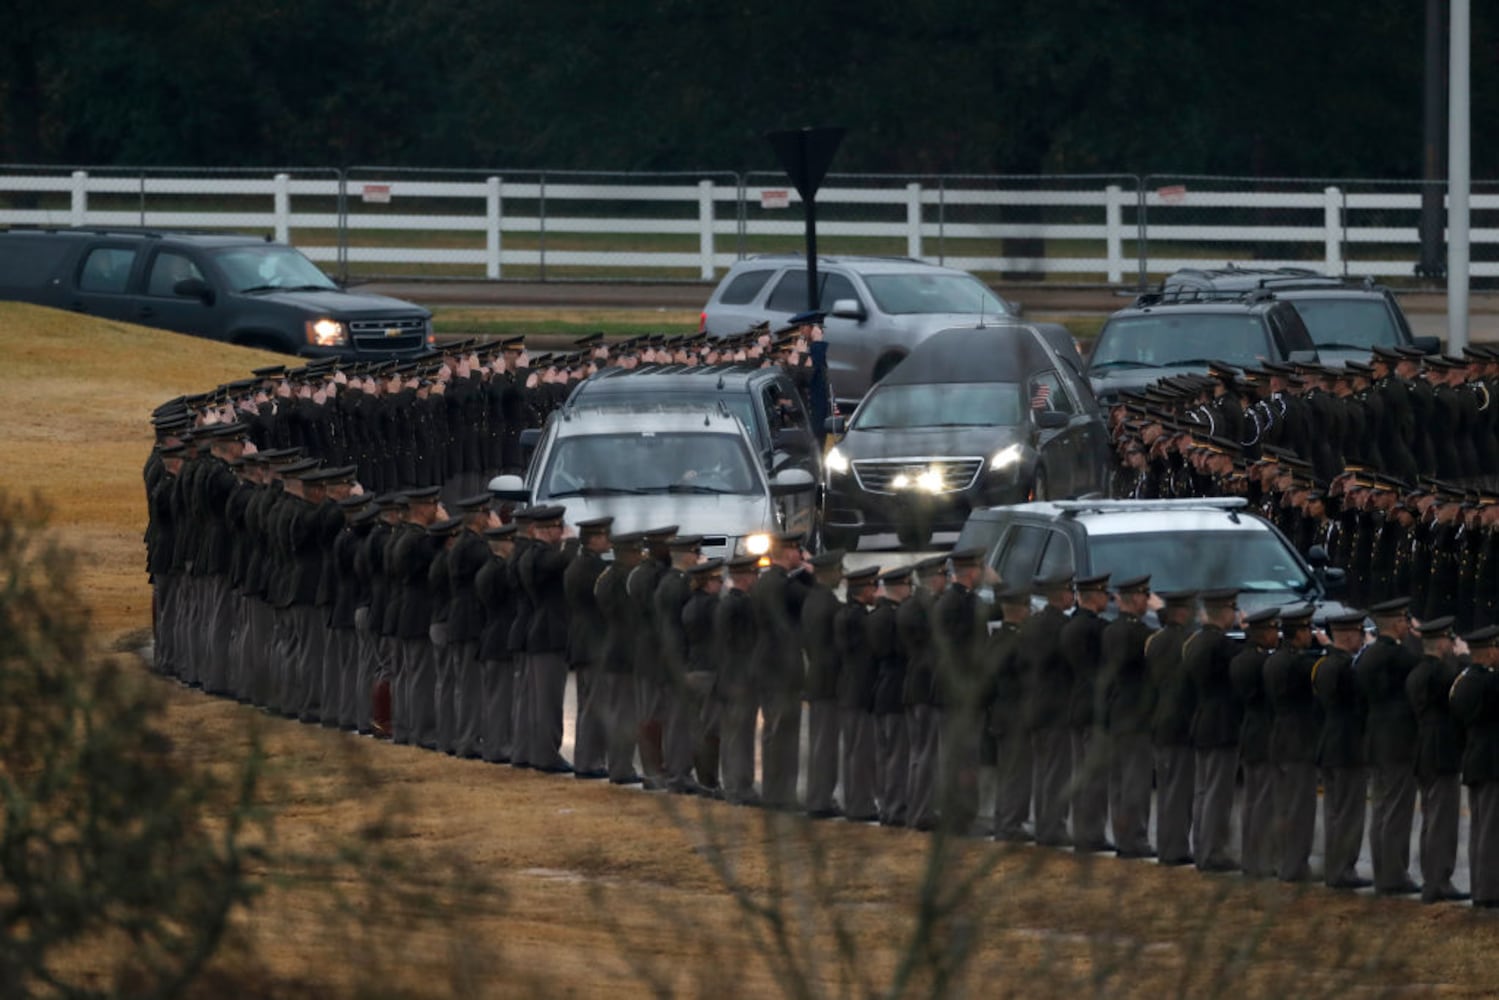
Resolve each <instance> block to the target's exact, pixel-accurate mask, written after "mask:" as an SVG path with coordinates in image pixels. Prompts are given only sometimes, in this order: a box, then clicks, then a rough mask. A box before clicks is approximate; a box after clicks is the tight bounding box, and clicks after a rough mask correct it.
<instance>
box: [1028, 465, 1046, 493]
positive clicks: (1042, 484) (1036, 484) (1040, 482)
mask: <svg viewBox="0 0 1499 1000" xmlns="http://www.w3.org/2000/svg"><path fill="white" fill-rule="evenodd" d="M1031 499H1032V500H1050V499H1051V489H1050V485H1049V484H1048V483H1047V481H1046V470H1045V469H1043V468H1039V467H1038V468H1037V469H1036V478H1035V479H1034V480H1033V481H1032V482H1031Z"/></svg>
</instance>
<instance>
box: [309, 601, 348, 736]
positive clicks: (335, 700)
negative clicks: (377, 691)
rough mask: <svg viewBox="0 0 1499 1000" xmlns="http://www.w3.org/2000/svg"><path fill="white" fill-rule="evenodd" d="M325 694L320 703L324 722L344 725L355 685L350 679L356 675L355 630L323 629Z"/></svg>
mask: <svg viewBox="0 0 1499 1000" xmlns="http://www.w3.org/2000/svg"><path fill="white" fill-rule="evenodd" d="M323 638H324V645H323V663H322V671H321V674H320V676H321V678H322V682H323V687H322V691H321V692H319V694H318V703H319V704H320V705H321V706H322V711H321V716H322V718H321V721H322V723H323V725H325V726H328V727H330V728H332V727H337V726H340V725H342V724H343V719H344V716H345V715H347V714H348V708H347V705H346V704H345V701H346V691H347V689H348V688H349V687H351V686H352V685H351V684H350V683H349V680H348V677H349V675H351V674H352V673H353V672H354V630H353V629H347V628H329V627H328V626H327V625H324V626H323Z"/></svg>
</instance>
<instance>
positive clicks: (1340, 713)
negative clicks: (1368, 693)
mask: <svg viewBox="0 0 1499 1000" xmlns="http://www.w3.org/2000/svg"><path fill="white" fill-rule="evenodd" d="M1312 691H1314V692H1315V693H1316V695H1317V701H1319V702H1320V703H1321V704H1322V713H1323V720H1322V738H1321V740H1319V741H1318V743H1317V763H1318V764H1321V765H1322V766H1323V767H1363V766H1364V764H1365V762H1366V761H1365V757H1364V725H1365V722H1366V719H1367V716H1368V712H1369V708H1368V704H1367V703H1366V702H1365V701H1364V693H1363V692H1362V691H1360V690H1359V686H1358V682H1357V681H1356V680H1354V660H1353V657H1351V656H1349V655H1348V654H1347V653H1346V652H1344V651H1343V650H1341V649H1336V648H1334V649H1329V650H1328V651H1327V653H1326V655H1324V656H1323V657H1322V658H1321V659H1319V660H1318V661H1317V662H1316V663H1315V664H1313V665H1312Z"/></svg>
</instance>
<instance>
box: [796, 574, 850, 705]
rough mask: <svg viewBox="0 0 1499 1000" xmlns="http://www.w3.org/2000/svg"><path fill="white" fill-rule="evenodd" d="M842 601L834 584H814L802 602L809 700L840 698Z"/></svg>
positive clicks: (802, 628)
mask: <svg viewBox="0 0 1499 1000" xmlns="http://www.w3.org/2000/svg"><path fill="white" fill-rule="evenodd" d="M842 608H843V602H842V601H840V600H838V595H837V594H835V593H834V592H833V589H832V588H831V587H828V586H827V585H825V584H821V583H815V582H814V583H813V584H812V586H811V587H810V588H808V590H807V598H806V601H805V602H804V603H803V604H802V618H801V633H802V634H801V641H802V649H804V650H806V653H807V686H806V692H805V695H806V699H807V700H808V701H828V700H831V699H833V698H836V697H838V672H839V652H838V642H837V638H836V635H835V627H834V621H835V620H836V619H837V617H838V613H839V611H840V610H841V609H842Z"/></svg>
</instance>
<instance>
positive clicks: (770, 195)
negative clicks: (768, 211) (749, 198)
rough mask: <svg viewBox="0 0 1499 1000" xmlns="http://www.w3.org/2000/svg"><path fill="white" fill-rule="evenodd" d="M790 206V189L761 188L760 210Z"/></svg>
mask: <svg viewBox="0 0 1499 1000" xmlns="http://www.w3.org/2000/svg"><path fill="white" fill-rule="evenodd" d="M790 205H791V189H790V188H761V189H760V207H761V208H788V207H790Z"/></svg>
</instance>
